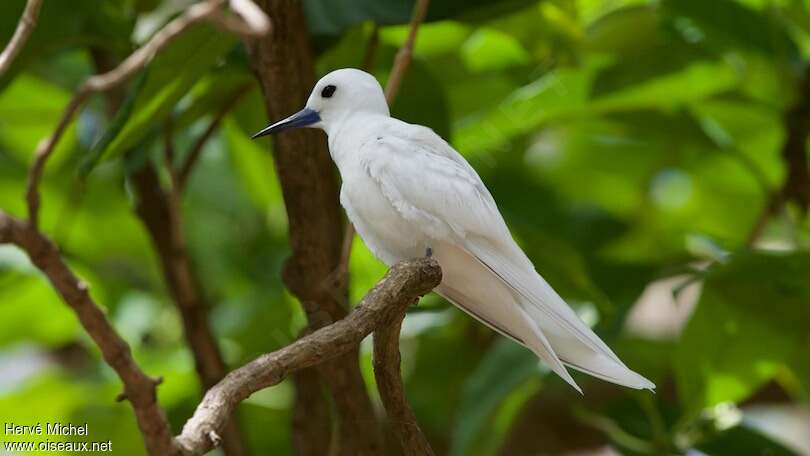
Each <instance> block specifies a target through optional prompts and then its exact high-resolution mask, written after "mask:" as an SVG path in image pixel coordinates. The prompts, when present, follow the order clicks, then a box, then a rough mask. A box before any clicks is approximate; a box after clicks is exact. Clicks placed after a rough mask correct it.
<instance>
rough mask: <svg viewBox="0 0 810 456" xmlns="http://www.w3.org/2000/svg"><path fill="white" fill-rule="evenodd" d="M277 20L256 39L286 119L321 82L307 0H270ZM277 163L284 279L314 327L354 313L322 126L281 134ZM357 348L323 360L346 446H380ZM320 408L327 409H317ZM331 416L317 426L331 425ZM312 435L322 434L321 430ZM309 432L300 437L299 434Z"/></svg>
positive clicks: (278, 111)
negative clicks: (339, 276)
mask: <svg viewBox="0 0 810 456" xmlns="http://www.w3.org/2000/svg"><path fill="white" fill-rule="evenodd" d="M258 3H259V5H261V7H262V8H263V9H264V10H265V11H266V12H267V13H268V15H270V16H271V17H273V20H274V27H273V31H272V34H271V36H267V37H265V38H262V39H259V40H256V41H252V42H248V43H247V45H248V49H249V53H250V58H251V64H252V66H253V68H254V71H255V72H256V76H257V79H258V80H259V83H260V85H261V87H262V91H263V94H264V100H265V105H266V108H267V113H268V117H269V118H271V119H280V118H283V117H286V116H288V115H289V114H290V113H292V112H295V111H298V110H299V109H301V106H303V105H304V104H305V103H306V100H307V97H308V96H309V92H310V91H311V90H312V86H313V85H314V84H315V68H314V64H313V56H312V48H311V46H310V43H309V37H308V35H307V33H305V30H306V29H307V26H306V21H305V18H304V13H303V10H302V7H301V2H298V1H294V0H263V1H260V2H258ZM273 146H274V147H273V149H272V152H273V156H274V161H275V171H276V173H277V174H278V176H279V181H280V183H281V189H282V194H283V196H284V203H285V206H286V208H287V216H288V220H289V238H290V246H291V248H292V256H291V257H290V258H289V259H288V260H287V262H286V264H285V266H284V271H283V280H284V284H285V285H286V286H287V288H288V289H289V290H290V291H291V292H292V294H293V295H295V297H296V298H298V300H299V301H300V302H301V305H302V306H303V308H304V311H305V312H306V314H307V319H308V321H309V328H310V329H311V330H317V329H318V328H321V327H323V326H324V325H328V324H330V323H332V322H335V321H338V320H340V319H341V318H343V317H344V316H345V315H346V305H345V304H346V302H347V298H346V288H345V286H344V287H340V288H338V289H335V288H333V287H331V286H326V285H327V282H328V279H327V278H328V277H329V275H330V273H331V272H332V271H334V270H335V268H336V267H337V265H338V262H339V260H340V245H341V233H342V221H341V213H340V206H339V203H338V183H337V176H336V174H337V173H336V171H335V167H334V164H333V163H332V161H331V159H330V158H329V152H328V150H327V147H326V141H325V140H324V137H323V135H322V134H320V133H317V132H314V131H311V130H309V131H307V130H297V131H290V132H285V133H282V134H280V135H275V136H274V137H273ZM357 357H358V353H357V349H356V348H353V349H351V350H349V351H348V352H346V353H345V354H344V355H343V356H340V357H338V358H336V359H331V360H330V361H328V362H326V363H324V364H323V365H321V366H319V367H318V371H319V373H320V374H321V378H322V379H323V384H325V385H327V386H328V388H329V390H330V393H331V396H332V398H333V399H334V404H335V410H336V412H337V417H338V420H337V421H338V426H339V427H338V432H339V438H338V439H336V441H338V442H339V443H340V449H339V450H340V454H344V455H355V454H377V453H379V452H380V451H381V448H382V434H381V432H380V429H379V427H378V425H377V417H376V415H375V413H374V408H373V407H372V404H371V399H370V398H369V395H368V391H367V389H366V385H365V381H364V380H363V376H362V374H361V372H360V367H359V365H358V362H357ZM313 415H315V416H320V415H318V414H317V413H314V412H313ZM328 425H329V423H328V422H327V423H322V425H320V426H312V427H310V428H309V429H310V430H311V429H318V428H321V429H326V428H327V427H328ZM309 438H321V435H313V436H310V437H309ZM299 441H302V439H299V438H296V442H299Z"/></svg>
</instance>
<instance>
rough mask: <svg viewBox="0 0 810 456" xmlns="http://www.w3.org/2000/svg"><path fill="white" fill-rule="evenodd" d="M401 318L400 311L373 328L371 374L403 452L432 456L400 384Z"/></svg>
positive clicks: (418, 455)
mask: <svg viewBox="0 0 810 456" xmlns="http://www.w3.org/2000/svg"><path fill="white" fill-rule="evenodd" d="M404 317H405V315H404V314H403V315H401V316H400V317H398V318H395V319H394V321H393V322H391V324H389V325H384V326H380V327H379V328H377V330H376V331H374V377H375V378H376V379H377V389H378V390H379V391H380V398H382V402H383V405H384V406H385V410H386V412H388V420H389V421H390V423H391V424H392V426H393V427H394V430H395V431H396V433H397V434H398V435H399V440H400V442H401V443H402V450H403V452H404V453H405V455H406V456H426V455H433V454H434V453H433V449H432V448H431V447H430V443H428V441H427V438H426V437H425V435H424V434H423V433H422V430H421V429H420V428H419V423H418V422H417V421H416V415H415V414H414V413H413V410H412V409H411V406H410V404H408V399H407V398H406V397H405V387H404V385H403V384H402V372H401V370H400V362H401V359H400V354H399V330H400V328H401V326H402V320H403V318H404Z"/></svg>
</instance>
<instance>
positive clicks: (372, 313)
mask: <svg viewBox="0 0 810 456" xmlns="http://www.w3.org/2000/svg"><path fill="white" fill-rule="evenodd" d="M440 281H441V269H440V268H439V265H438V263H437V262H436V261H435V260H433V259H430V258H423V259H417V260H408V261H403V262H400V263H398V264H396V265H394V266H393V267H392V268H391V269H390V270H389V271H388V273H387V274H386V275H385V277H383V279H382V280H380V282H378V283H377V285H376V286H375V287H374V288H372V289H371V291H369V292H368V294H366V296H365V297H364V298H363V300H362V301H361V302H360V304H359V305H358V306H357V307H356V308H355V309H354V310H353V311H352V312H351V313H350V314H349V315H348V316H347V317H346V318H344V319H342V320H340V321H338V322H335V323H333V324H331V325H329V326H326V327H324V328H321V329H319V330H317V331H315V332H313V333H312V334H309V335H307V336H304V337H302V338H300V339H298V340H296V341H295V342H293V343H292V344H290V345H287V346H286V347H284V348H282V349H280V350H278V351H275V352H273V353H268V354H266V355H262V356H260V357H259V358H257V359H255V360H253V361H251V362H250V363H248V364H246V365H244V366H242V367H240V368H239V369H236V370H234V371H233V372H231V373H230V374H228V375H227V376H226V377H225V379H223V380H222V381H221V382H219V384H217V385H216V386H214V387H213V388H211V389H210V390H209V391H208V393H207V394H206V395H205V398H203V401H202V403H200V405H199V406H198V407H197V410H196V411H195V412H194V415H193V416H192V417H191V419H189V420H188V421H187V422H186V424H185V426H183V432H182V434H180V436H178V437H177V442H178V444H179V445H180V447H181V448H182V449H183V451H185V452H187V453H189V454H201V453H203V452H205V451H207V450H209V449H211V448H212V446H213V442H211V439H210V438H209V437H208V435H209V434H210V433H211V432H215V433H216V432H219V431H220V430H221V429H222V426H223V424H224V423H225V421H226V420H227V418H228V417H229V416H230V414H231V412H232V411H233V409H234V407H236V405H237V404H238V403H239V402H240V401H242V400H244V399H246V398H247V397H249V396H250V395H251V394H252V393H254V392H256V391H258V390H260V389H263V388H267V387H269V386H273V385H276V384H278V383H280V382H281V381H282V380H284V379H285V378H287V377H288V376H289V375H291V374H293V373H295V372H297V371H299V370H301V369H304V368H307V367H311V366H315V365H318V364H321V363H324V362H326V361H328V360H330V359H334V358H336V357H338V356H340V355H341V354H344V353H349V352H351V351H352V350H354V349H355V348H356V347H357V344H359V343H360V341H361V340H363V339H364V338H365V337H366V336H367V335H369V334H370V333H371V332H372V331H374V330H375V329H377V328H379V327H381V326H382V325H388V324H390V323H391V322H393V321H395V320H397V319H399V318H401V316H402V314H403V313H404V312H405V310H406V309H407V307H408V306H409V305H411V304H412V303H413V302H414V300H416V299H418V298H419V297H420V296H423V295H425V294H426V293H429V292H430V291H431V290H432V289H433V288H434V287H435V286H436V285H438V284H439V282H440Z"/></svg>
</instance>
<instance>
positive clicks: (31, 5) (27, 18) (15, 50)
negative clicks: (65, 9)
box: [0, 0, 42, 76]
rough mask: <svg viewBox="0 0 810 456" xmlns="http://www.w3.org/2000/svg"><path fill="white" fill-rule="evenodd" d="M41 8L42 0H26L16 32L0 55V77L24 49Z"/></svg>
mask: <svg viewBox="0 0 810 456" xmlns="http://www.w3.org/2000/svg"><path fill="white" fill-rule="evenodd" d="M41 8H42V0H28V2H27V3H26V4H25V9H24V10H23V13H22V16H21V17H20V22H19V23H18V24H17V28H16V30H14V35H12V36H11V40H9V42H8V44H7V45H6V48H5V49H3V52H2V53H0V76H3V74H5V72H6V71H8V69H9V68H11V63H12V62H14V59H16V58H17V55H19V54H20V51H22V49H23V47H25V43H26V42H27V41H28V37H29V36H31V32H33V31H34V27H36V25H37V19H38V18H39V10H40V9H41Z"/></svg>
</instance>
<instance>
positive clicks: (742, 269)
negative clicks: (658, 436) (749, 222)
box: [675, 253, 810, 413]
mask: <svg viewBox="0 0 810 456" xmlns="http://www.w3.org/2000/svg"><path fill="white" fill-rule="evenodd" d="M808 269H810V253H793V254H776V253H739V254H737V255H735V256H733V257H732V259H731V261H730V262H729V263H728V264H726V265H719V266H715V267H714V268H713V269H712V270H711V271H710V273H709V275H708V278H707V280H706V282H705V284H704V288H703V292H702V296H701V299H700V302H699V303H698V307H697V309H696V310H695V313H694V315H693V316H692V318H691V319H690V321H689V323H688V324H687V326H686V328H685V329H684V331H683V334H682V335H681V341H680V343H679V345H678V348H677V350H676V353H675V371H676V377H677V379H678V390H679V393H680V396H681V398H682V401H683V402H684V406H685V408H686V409H687V412H688V413H697V412H698V411H700V410H701V409H703V408H704V407H709V406H712V405H716V404H718V403H721V402H727V401H729V402H734V401H739V400H742V399H745V398H746V397H748V396H749V395H750V394H751V393H753V392H754V391H756V389H757V388H759V387H760V386H762V385H763V384H764V383H765V382H767V381H768V380H770V379H772V378H774V377H775V376H777V374H779V372H780V371H781V370H782V369H785V368H790V367H791V364H792V363H793V362H794V361H795V360H796V359H798V357H799V352H800V351H805V350H806V347H807V343H808V336H807V328H808V326H810V306H808V305H807V302H808V301H810V282H808V281H807V272H806V271H807V270H808ZM805 354H806V352H805Z"/></svg>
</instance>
